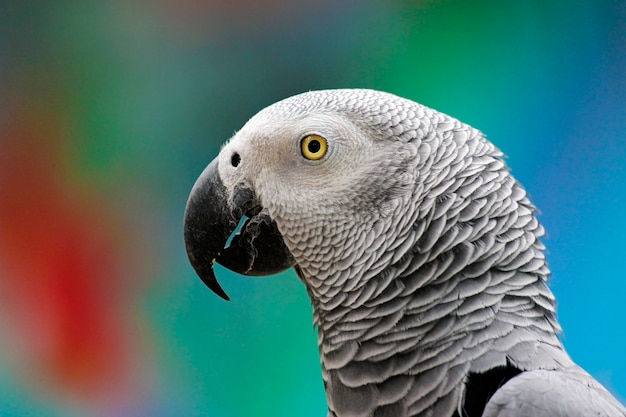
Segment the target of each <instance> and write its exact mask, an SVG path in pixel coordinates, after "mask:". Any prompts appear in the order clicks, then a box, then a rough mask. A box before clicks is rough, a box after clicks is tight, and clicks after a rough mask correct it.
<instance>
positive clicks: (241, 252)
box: [184, 158, 295, 300]
mask: <svg viewBox="0 0 626 417" xmlns="http://www.w3.org/2000/svg"><path fill="white" fill-rule="evenodd" d="M244 216H246V217H247V219H246V221H245V223H244V224H243V226H242V228H241V231H240V232H239V233H238V234H236V235H235V236H233V238H232V241H231V242H230V245H229V246H226V243H227V241H228V238H229V237H230V236H231V234H232V233H233V232H234V231H235V229H236V228H237V225H238V224H239V221H240V220H241V218H242V217H244ZM184 237H185V249H186V250H187V256H188V257H189V262H191V266H192V267H193V268H194V270H195V271H196V273H197V274H198V275H199V276H200V279H202V282H204V283H205V284H206V286H207V287H209V289H211V291H213V292H214V293H215V294H217V295H219V296H220V297H222V298H223V299H225V300H229V299H230V298H229V297H228V295H226V293H225V292H224V290H223V289H222V287H221V286H220V284H219V283H218V282H217V278H216V277H215V271H214V270H213V264H214V263H215V262H218V263H219V264H221V265H222V266H224V267H226V268H228V269H230V270H231V271H234V272H237V273H240V274H243V275H250V276H260V275H271V274H275V273H278V272H281V271H284V270H286V269H288V268H290V267H292V266H294V265H295V260H294V259H293V256H291V253H290V252H289V249H287V247H286V246H285V243H284V241H283V237H282V236H281V234H280V232H279V231H278V228H277V227H276V223H275V222H274V221H273V220H272V219H271V218H270V217H269V215H267V214H266V213H265V212H263V211H262V208H261V206H260V204H259V202H258V200H257V198H256V195H255V193H254V190H252V189H251V188H249V187H246V186H243V185H238V186H236V187H235V189H234V190H233V192H232V195H231V193H230V192H229V191H228V190H227V189H226V187H225V186H224V184H223V183H222V180H221V178H220V175H219V170H218V160H217V158H216V159H214V160H213V162H211V163H210V164H209V165H208V166H207V167H206V168H205V170H204V171H203V172H202V174H201V175H200V177H199V178H198V179H197V181H196V183H195V184H194V186H193V188H192V190H191V194H190V195H189V199H188V200H187V206H186V207H185V219H184Z"/></svg>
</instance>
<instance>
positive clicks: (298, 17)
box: [0, 0, 626, 417]
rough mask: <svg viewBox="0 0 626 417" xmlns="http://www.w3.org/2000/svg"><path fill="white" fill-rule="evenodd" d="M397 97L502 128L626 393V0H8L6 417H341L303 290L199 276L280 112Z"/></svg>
mask: <svg viewBox="0 0 626 417" xmlns="http://www.w3.org/2000/svg"><path fill="white" fill-rule="evenodd" d="M333 87H368V88H376V89H381V90H386V91H389V92H393V93H396V94H399V95H401V96H404V97H408V98H411V99H413V100H416V101H419V102H421V103H423V104H426V105H428V106H431V107H434V108H436V109H438V110H441V111H444V112H446V113H449V114H451V115H453V116H455V117H457V118H459V119H461V120H463V121H465V122H467V123H469V124H471V125H473V126H475V127H477V128H479V129H481V130H482V131H483V132H485V133H486V134H487V135H488V137H489V138H490V139H491V140H492V141H493V142H495V143H496V145H497V146H499V147H500V148H501V149H502V150H503V151H504V152H505V153H506V154H507V155H508V156H509V158H508V162H509V163H510V165H511V166H512V169H513V173H514V175H515V176H516V177H517V178H518V179H519V180H520V181H521V182H522V183H523V184H524V185H525V186H526V188H527V189H528V190H529V192H530V194H531V197H532V199H533V201H534V203H535V204H536V205H537V206H538V207H539V208H540V210H541V217H540V218H541V220H542V221H543V223H544V225H545V227H546V229H547V230H548V237H547V239H546V240H545V243H546V245H547V247H548V250H549V254H548V259H549V262H550V265H551V267H552V271H553V278H552V288H553V290H554V292H555V293H556V296H557V299H558V300H559V315H560V319H561V322H562V324H563V327H564V330H565V334H564V337H563V340H564V343H565V345H566V347H567V349H568V350H569V352H570V354H571V355H572V356H573V358H574V359H575V360H577V361H578V362H579V363H580V364H581V365H582V366H584V367H585V368H586V369H587V370H588V371H589V372H591V373H592V374H593V375H594V376H596V377H597V378H598V379H599V380H600V381H601V382H602V383H604V384H605V385H606V386H607V387H608V388H609V389H611V390H612V391H613V392H614V393H615V394H616V395H618V396H619V397H620V398H622V399H624V398H625V397H626V359H625V357H624V345H625V342H626V324H625V321H626V314H625V311H624V304H623V303H624V294H625V292H626V272H625V271H626V268H625V267H624V264H623V263H622V262H624V260H625V259H626V239H625V237H624V236H626V222H624V214H625V213H626V5H625V2H624V1H617V0H616V1H611V0H606V1H605V0H600V1H595V0H589V1H565V0H562V1H556V0H554V1H550V0H548V1H545V0H543V1H474V2H470V1H435V0H424V1H399V0H364V1H356V0H354V1H340V2H332V1H330V0H318V1H315V2H313V1H304V2H303V1H287V0H269V1H249V0H236V1H224V0H206V1H201V0H182V1H181V0H176V1H174V0H112V1H108V2H104V1H100V2H89V1H86V2H79V1H70V0H60V1H55V2H44V1H36V0H31V1H11V2H7V1H0V415H2V416H157V417H158V416H215V417H219V416H268V415H272V416H322V415H325V412H326V409H325V399H324V393H323V387H322V382H321V376H320V370H319V359H318V354H317V347H316V334H315V332H314V330H313V328H312V325H311V308H310V306H309V302H308V299H307V297H306V294H305V291H304V288H303V287H302V285H301V284H300V283H299V282H298V280H297V279H296V277H295V275H294V274H293V273H292V272H288V273H284V274H282V275H280V276H279V277H273V278H264V279H248V278H243V277H238V276H233V275H232V274H230V273H229V272H227V271H225V270H223V269H221V270H219V271H218V275H219V276H220V277H221V282H222V285H223V286H224V287H225V289H226V291H227V292H228V293H229V294H230V295H231V297H232V299H233V300H232V301H231V302H230V303H226V302H224V301H222V300H220V299H219V298H217V297H216V296H214V295H213V294H211V293H210V292H209V291H208V290H207V289H206V288H205V287H204V286H203V285H202V283H201V282H200V280H199V279H197V278H196V277H195V275H194V273H193V271H192V269H191V268H190V266H189V265H188V263H187V260H186V255H185V253H184V247H183V242H182V228H181V226H182V215H183V209H184V206H185V202H186V198H187V195H188V193H189V191H190V189H191V186H192V185H193V182H194V181H195V179H196V177H197V176H198V175H199V174H200V172H201V171H202V169H203V168H204V166H205V165H206V164H207V163H208V162H209V161H210V160H211V159H212V158H213V157H214V156H215V155H216V154H217V152H218V150H219V147H220V145H221V143H223V142H224V141H225V140H227V139H228V138H229V137H230V136H231V135H232V133H233V132H234V131H235V130H236V129H239V128H240V127H241V126H242V125H243V123H244V122H245V121H246V120H247V119H248V118H249V117H251V116H252V115H253V114H254V113H256V112H257V111H258V110H260V109H261V108H263V107H264V106H266V105H269V104H271V103H272V102H274V101H276V100H279V99H281V98H284V97H287V96H289V95H292V94H295V93H299V92H303V91H307V90H312V89H320V88H333Z"/></svg>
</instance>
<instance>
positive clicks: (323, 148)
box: [300, 135, 328, 161]
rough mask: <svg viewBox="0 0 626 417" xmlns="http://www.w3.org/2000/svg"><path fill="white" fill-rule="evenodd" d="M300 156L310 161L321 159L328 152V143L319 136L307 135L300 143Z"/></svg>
mask: <svg viewBox="0 0 626 417" xmlns="http://www.w3.org/2000/svg"><path fill="white" fill-rule="evenodd" d="M300 150H301V151H302V156H304V157H305V158H306V159H308V160H310V161H317V160H319V159H322V158H323V157H324V155H326V152H327V151H328V142H327V141H326V139H324V138H323V137H321V136H320V135H308V136H305V137H304V139H302V141H301V142H300Z"/></svg>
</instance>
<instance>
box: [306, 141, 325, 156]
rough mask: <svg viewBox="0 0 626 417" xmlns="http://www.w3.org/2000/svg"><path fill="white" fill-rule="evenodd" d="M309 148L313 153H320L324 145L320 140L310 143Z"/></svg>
mask: <svg viewBox="0 0 626 417" xmlns="http://www.w3.org/2000/svg"><path fill="white" fill-rule="evenodd" d="M307 148H308V149H309V152H311V153H318V152H319V151H320V149H321V148H322V145H321V144H320V141H319V140H312V141H310V142H309V143H308V145H307Z"/></svg>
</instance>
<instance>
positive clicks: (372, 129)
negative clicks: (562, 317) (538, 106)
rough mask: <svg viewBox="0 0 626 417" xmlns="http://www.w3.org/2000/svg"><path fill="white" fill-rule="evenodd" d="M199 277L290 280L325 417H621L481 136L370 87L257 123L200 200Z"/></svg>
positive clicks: (529, 221) (297, 101)
mask: <svg viewBox="0 0 626 417" xmlns="http://www.w3.org/2000/svg"><path fill="white" fill-rule="evenodd" d="M183 234H184V243H185V249H186V252H187V255H188V258H189V262H190V264H191V266H192V267H193V269H194V270H195V272H196V273H197V275H198V276H199V277H200V278H201V280H202V281H203V282H204V283H205V284H206V286H208V288H210V289H211V290H212V291H213V292H215V293H216V294H217V295H218V296H220V297H222V298H224V299H226V300H228V299H229V297H228V295H227V294H226V292H225V291H224V290H223V289H222V287H221V286H220V284H219V283H218V281H217V278H216V276H215V271H214V265H215V263H218V264H220V265H222V266H224V267H225V268H227V269H230V270H232V271H234V272H236V273H239V274H243V275H248V276H266V275H272V274H276V273H279V272H281V271H284V270H287V269H290V268H293V269H294V270H295V272H296V274H297V276H298V278H299V279H300V280H301V281H302V283H303V284H304V287H305V288H306V291H307V294H308V296H309V298H310V301H311V304H312V310H313V323H314V327H315V329H316V331H317V342H318V348H319V354H320V362H321V374H322V382H323V384H324V389H325V394H326V399H327V405H328V414H327V415H328V417H385V416H387V417H404V416H407V417H408V416H433V417H452V416H454V417H479V416H483V417H512V416H525V417H539V416H562V417H565V416H568V417H575V416H581V417H583V416H584V417H589V416H610V417H613V416H626V408H625V407H624V406H623V405H622V404H621V403H620V402H619V401H618V400H617V399H616V398H615V397H614V396H613V395H612V394H611V393H609V391H608V390H607V389H606V388H604V387H603V386H602V385H601V384H600V383H599V382H598V381H596V380H595V379H594V378H593V377H592V376H591V375H590V374H588V373H587V372H586V371H585V370H583V369H582V368H581V367H580V366H578V365H577V364H576V363H575V362H574V361H573V360H572V359H571V358H570V356H569V355H568V354H567V352H566V351H565V349H564V347H563V344H562V342H561V340H560V335H561V333H562V330H561V327H560V325H559V322H558V320H557V316H556V301H555V297H554V295H553V294H552V292H551V291H550V289H549V287H548V278H549V275H550V270H549V268H548V265H547V261H546V257H545V252H546V249H545V246H544V244H543V243H542V237H543V236H544V234H545V232H544V228H543V226H542V225H541V224H540V223H539V221H538V218H537V210H536V208H535V207H534V205H533V204H532V203H531V201H530V199H529V196H528V194H527V192H526V191H525V190H524V188H523V187H522V185H521V184H520V183H519V182H518V181H517V180H516V179H515V178H514V177H513V176H512V174H511V172H510V169H509V167H508V166H507V164H506V163H505V161H504V155H503V153H502V152H501V151H500V150H499V149H498V148H497V147H496V146H494V145H493V144H492V143H491V142H490V141H488V140H487V139H486V137H485V136H484V135H483V133H481V131H479V130H477V129H475V128H473V127H471V126H469V125H467V124H464V123H462V122H461V121H459V120H457V119H455V118H453V117H451V116H448V115H446V114H444V113H441V112H438V111H436V110H434V109H431V108H429V107H427V106H424V105H421V104H419V103H417V102H415V101H412V100H409V99H406V98H402V97H399V96H397V95H394V94H391V93H386V92H382V91H376V90H369V89H331V90H318V91H309V92H305V93H301V94H297V95H294V96H291V97H288V98H285V99H283V100H281V101H278V102H276V103H274V104H272V105H269V106H268V107H266V108H264V109H262V110H261V111H259V112H258V113H257V114H256V115H254V116H253V117H252V118H251V119H250V120H248V121H247V123H245V124H244V126H243V127H242V128H241V129H240V130H239V131H237V132H235V134H234V135H233V136H232V137H231V139H230V140H228V141H227V142H226V144H225V145H224V146H223V147H222V149H221V150H220V152H219V155H218V156H217V157H216V158H215V159H214V160H213V161H212V162H210V163H209V164H208V165H207V166H206V168H205V169H204V171H203V172H202V173H201V174H200V176H199V177H198V179H197V180H196V182H195V184H194V185H193V187H192V189H191V191H190V194H189V198H188V200H187V204H186V207H185V212H184V220H183Z"/></svg>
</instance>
